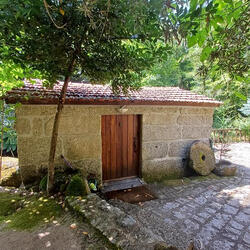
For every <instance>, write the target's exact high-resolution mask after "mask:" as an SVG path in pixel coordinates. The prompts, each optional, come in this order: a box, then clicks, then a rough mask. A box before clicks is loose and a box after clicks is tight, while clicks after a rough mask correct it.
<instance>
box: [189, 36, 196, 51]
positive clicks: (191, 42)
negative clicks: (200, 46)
mask: <svg viewBox="0 0 250 250" xmlns="http://www.w3.org/2000/svg"><path fill="white" fill-rule="evenodd" d="M187 43H188V47H189V48H191V47H193V46H194V45H195V44H196V43H197V37H196V36H188V37H187Z"/></svg>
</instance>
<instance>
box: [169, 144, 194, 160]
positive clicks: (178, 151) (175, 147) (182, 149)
mask: <svg viewBox="0 0 250 250" xmlns="http://www.w3.org/2000/svg"><path fill="white" fill-rule="evenodd" d="M192 142H193V140H181V141H174V142H171V143H169V146H168V156H169V157H181V158H186V157H187V156H188V150H189V148H190V145H191V144H192Z"/></svg>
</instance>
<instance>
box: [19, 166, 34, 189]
mask: <svg viewBox="0 0 250 250" xmlns="http://www.w3.org/2000/svg"><path fill="white" fill-rule="evenodd" d="M20 171H21V175H22V179H23V183H24V184H25V185H26V184H29V183H32V182H33V181H35V180H36V178H37V176H38V170H37V167H36V166H35V165H23V166H22V165H20Z"/></svg>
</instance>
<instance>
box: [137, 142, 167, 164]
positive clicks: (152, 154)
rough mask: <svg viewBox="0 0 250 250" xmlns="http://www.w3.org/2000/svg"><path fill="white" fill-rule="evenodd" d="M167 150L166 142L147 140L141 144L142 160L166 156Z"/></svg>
mask: <svg viewBox="0 0 250 250" xmlns="http://www.w3.org/2000/svg"><path fill="white" fill-rule="evenodd" d="M167 152H168V143H167V142H148V143H143V144H142V159H143V160H152V159H157V158H164V157H166V156H167Z"/></svg>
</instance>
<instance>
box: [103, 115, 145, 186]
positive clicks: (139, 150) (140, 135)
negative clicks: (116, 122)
mask: <svg viewBox="0 0 250 250" xmlns="http://www.w3.org/2000/svg"><path fill="white" fill-rule="evenodd" d="M106 115H112V116H118V115H134V116H137V117H138V130H139V133H138V137H139V138H138V140H139V148H138V153H137V154H138V175H137V176H128V177H121V178H115V179H108V180H103V157H102V158H101V159H102V160H101V163H102V164H101V171H102V182H103V183H105V182H109V181H115V180H117V181H118V180H123V179H129V178H135V177H138V178H142V114H102V115H101V146H102V147H101V148H102V151H101V152H102V153H103V139H102V117H103V116H106ZM101 155H102V154H101Z"/></svg>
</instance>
